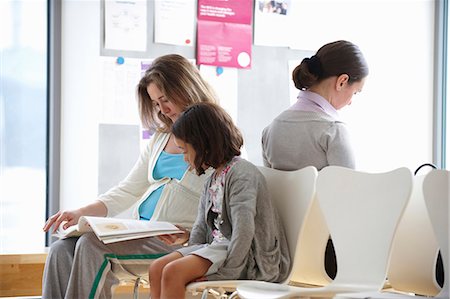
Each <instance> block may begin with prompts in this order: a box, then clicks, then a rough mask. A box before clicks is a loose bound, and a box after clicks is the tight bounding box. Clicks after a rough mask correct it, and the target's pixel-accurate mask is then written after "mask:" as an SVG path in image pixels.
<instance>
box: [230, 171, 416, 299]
mask: <svg viewBox="0 0 450 299" xmlns="http://www.w3.org/2000/svg"><path fill="white" fill-rule="evenodd" d="M411 191H412V173H411V171H410V170H409V169H407V168H399V169H396V170H393V171H390V172H386V173H365V172H359V171H355V170H351V169H347V168H343V167H338V166H328V167H326V168H324V169H322V170H321V171H320V172H319V175H318V178H317V184H316V197H317V200H318V202H319V204H320V207H321V209H322V212H323V214H324V217H325V220H326V222H327V224H328V228H329V230H330V233H331V236H332V238H333V243H334V247H335V251H336V259H337V267H338V268H337V269H338V270H337V274H336V278H335V279H334V281H332V282H331V283H330V284H328V285H326V286H323V287H314V288H304V287H295V286H289V285H282V284H276V283H267V282H259V281H253V282H246V283H243V284H240V285H238V287H237V291H238V294H239V296H240V297H241V298H254V299H256V298H258V299H261V298H291V297H326V296H333V295H335V294H338V293H347V292H363V291H379V290H380V289H381V288H382V286H383V284H384V281H385V278H386V272H387V265H388V260H389V253H390V249H391V244H392V239H393V237H394V232H395V229H396V228H397V225H398V222H399V219H400V217H401V215H402V213H403V211H404V209H405V207H406V204H407V203H408V200H409V197H410V195H411Z"/></svg>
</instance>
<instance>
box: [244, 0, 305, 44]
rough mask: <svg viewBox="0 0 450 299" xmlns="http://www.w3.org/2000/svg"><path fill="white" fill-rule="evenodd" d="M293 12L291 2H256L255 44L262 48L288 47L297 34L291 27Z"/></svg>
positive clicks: (284, 0) (283, 0) (263, 0)
mask: <svg viewBox="0 0 450 299" xmlns="http://www.w3.org/2000/svg"><path fill="white" fill-rule="evenodd" d="M291 10H292V9H291V0H280V1H270V0H256V1H255V26H254V27H255V28H254V32H255V33H254V35H255V36H254V42H253V43H254V44H255V45H260V46H273V47H284V46H288V45H289V41H290V39H291V37H292V35H295V34H296V32H297V31H296V30H292V28H290V27H289V23H290V18H291V15H292V12H291Z"/></svg>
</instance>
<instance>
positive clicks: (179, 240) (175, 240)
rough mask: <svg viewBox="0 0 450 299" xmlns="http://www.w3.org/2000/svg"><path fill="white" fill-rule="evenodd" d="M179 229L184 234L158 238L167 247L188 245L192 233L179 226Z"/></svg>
mask: <svg viewBox="0 0 450 299" xmlns="http://www.w3.org/2000/svg"><path fill="white" fill-rule="evenodd" d="M177 227H178V228H179V229H181V230H182V231H183V232H181V233H178V234H170V235H160V236H158V238H159V239H160V240H161V241H163V242H164V243H166V244H167V245H182V244H184V243H186V242H187V241H188V240H189V236H190V232H189V231H188V230H187V229H185V228H183V227H181V226H178V225H177Z"/></svg>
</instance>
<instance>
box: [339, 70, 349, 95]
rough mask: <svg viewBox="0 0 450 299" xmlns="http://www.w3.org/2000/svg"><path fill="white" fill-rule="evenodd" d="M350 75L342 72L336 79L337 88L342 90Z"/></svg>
mask: <svg viewBox="0 0 450 299" xmlns="http://www.w3.org/2000/svg"><path fill="white" fill-rule="evenodd" d="M348 79H349V76H348V75H347V74H342V75H339V76H338V77H337V80H336V90H338V91H340V90H341V89H342V87H344V84H346V83H348Z"/></svg>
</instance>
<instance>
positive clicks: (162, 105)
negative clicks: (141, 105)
mask: <svg viewBox="0 0 450 299" xmlns="http://www.w3.org/2000/svg"><path fill="white" fill-rule="evenodd" d="M147 93H148V95H149V96H150V99H152V102H153V105H155V106H156V108H157V109H159V111H161V113H162V114H164V115H165V116H167V117H168V118H170V119H171V120H172V122H175V121H176V120H177V119H178V117H179V116H180V114H181V112H183V108H182V107H179V106H177V105H176V104H175V103H173V102H171V101H170V100H169V99H167V97H166V96H165V95H164V94H163V93H162V91H161V90H160V89H159V88H158V87H157V86H156V84H154V83H150V84H149V85H148V86H147Z"/></svg>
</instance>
